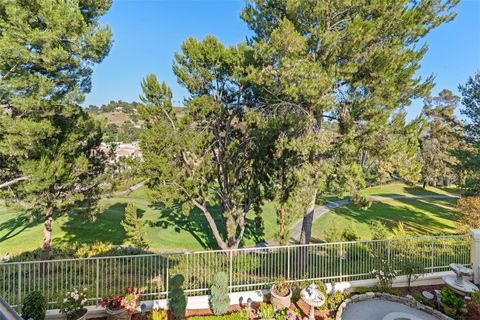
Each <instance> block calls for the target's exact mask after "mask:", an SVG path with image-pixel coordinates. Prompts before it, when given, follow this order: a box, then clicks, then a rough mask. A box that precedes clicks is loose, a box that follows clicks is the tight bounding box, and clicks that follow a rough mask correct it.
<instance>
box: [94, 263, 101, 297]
mask: <svg viewBox="0 0 480 320" xmlns="http://www.w3.org/2000/svg"><path fill="white" fill-rule="evenodd" d="M96 264H97V271H96V277H95V303H96V304H97V306H98V304H99V297H100V290H99V289H100V259H99V258H96Z"/></svg>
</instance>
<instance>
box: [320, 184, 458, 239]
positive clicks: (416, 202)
mask: <svg viewBox="0 0 480 320" xmlns="http://www.w3.org/2000/svg"><path fill="white" fill-rule="evenodd" d="M458 193H459V190H458V189H456V188H442V189H440V188H433V187H428V188H426V189H423V188H421V187H410V186H407V185H404V184H399V183H396V184H389V185H384V186H376V187H371V188H367V189H366V190H364V192H363V194H365V195H367V196H374V195H376V196H388V195H415V196H417V195H447V194H458ZM456 202H457V200H456V199H455V198H452V199H427V198H425V199H391V200H384V201H382V202H373V204H372V206H371V207H370V208H369V209H368V210H360V209H358V208H357V207H355V206H354V205H351V204H350V205H346V206H342V207H339V208H336V209H334V210H332V211H331V212H328V213H326V214H325V215H323V216H322V217H320V218H319V219H318V220H316V221H315V223H314V225H313V230H312V237H313V238H314V239H315V240H317V241H324V240H325V234H326V233H327V232H328V231H329V230H331V229H332V228H336V229H337V231H338V233H343V231H344V230H345V228H347V227H349V226H351V227H352V228H353V229H355V230H356V232H357V233H358V235H359V236H360V237H361V239H371V236H372V234H371V229H370V227H371V224H372V222H373V221H377V220H378V221H381V222H383V223H384V224H385V225H386V226H387V227H388V228H389V229H390V231H391V232H392V231H393V230H394V229H395V228H396V227H397V225H398V223H399V222H400V221H402V222H403V223H404V225H405V227H406V229H407V231H408V232H409V233H410V234H412V235H427V234H450V233H456V230H455V220H456V208H455V206H456Z"/></svg>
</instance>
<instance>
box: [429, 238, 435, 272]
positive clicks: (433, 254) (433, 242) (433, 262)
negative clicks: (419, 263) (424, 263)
mask: <svg viewBox="0 0 480 320" xmlns="http://www.w3.org/2000/svg"><path fill="white" fill-rule="evenodd" d="M434 249H435V238H434V237H432V243H431V247H430V251H431V253H432V257H431V259H432V261H431V262H432V263H431V266H430V272H431V273H433V270H434V267H435V253H434Z"/></svg>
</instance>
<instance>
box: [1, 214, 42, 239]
mask: <svg viewBox="0 0 480 320" xmlns="http://www.w3.org/2000/svg"><path fill="white" fill-rule="evenodd" d="M40 223H41V222H40V221H38V220H35V219H31V218H30V217H28V215H27V214H25V213H24V214H21V215H19V216H17V217H15V218H11V219H8V220H7V221H5V222H3V223H1V224H0V230H2V231H4V230H8V231H7V233H5V234H4V235H3V236H1V237H0V242H2V241H5V240H8V239H11V238H13V237H15V236H17V235H19V234H20V233H22V232H23V231H24V230H25V229H28V228H31V227H34V226H36V225H37V224H40Z"/></svg>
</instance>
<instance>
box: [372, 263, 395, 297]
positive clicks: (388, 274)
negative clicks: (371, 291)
mask: <svg viewBox="0 0 480 320" xmlns="http://www.w3.org/2000/svg"><path fill="white" fill-rule="evenodd" d="M371 274H372V275H373V276H375V277H376V278H377V279H378V280H379V284H378V289H379V291H382V292H388V290H389V289H390V288H391V287H392V282H393V279H395V278H396V277H397V272H396V271H395V268H394V267H393V265H392V264H391V263H389V262H388V261H387V260H384V259H381V260H380V261H379V262H378V263H377V268H376V269H373V270H372V272H371Z"/></svg>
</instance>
